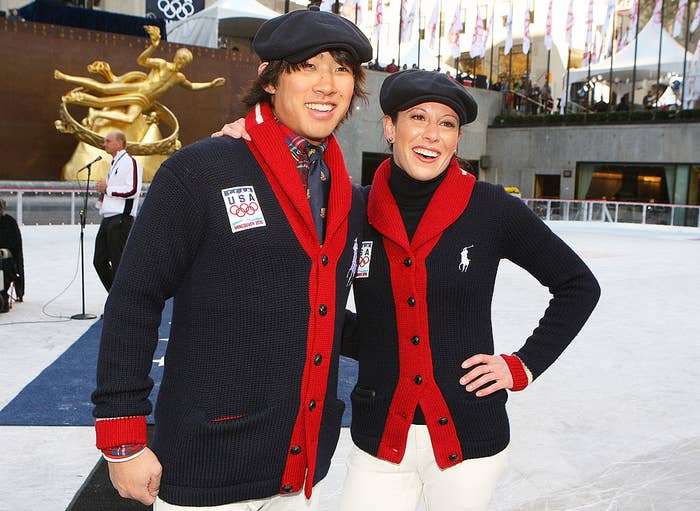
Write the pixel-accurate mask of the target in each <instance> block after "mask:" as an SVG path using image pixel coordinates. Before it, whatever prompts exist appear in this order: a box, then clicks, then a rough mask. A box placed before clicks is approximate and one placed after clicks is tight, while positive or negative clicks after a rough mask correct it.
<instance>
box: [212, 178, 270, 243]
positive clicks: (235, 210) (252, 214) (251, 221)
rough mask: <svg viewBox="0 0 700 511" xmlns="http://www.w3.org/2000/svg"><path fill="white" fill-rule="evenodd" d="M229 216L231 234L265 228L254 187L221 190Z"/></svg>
mask: <svg viewBox="0 0 700 511" xmlns="http://www.w3.org/2000/svg"><path fill="white" fill-rule="evenodd" d="M221 195H222V196H223V198H224V204H225V206H226V213H227V214H228V221H229V225H230V226H231V232H241V231H245V230H247V229H253V228H255V227H264V226H265V225H266V224H265V217H264V216H263V212H262V209H261V207H260V203H259V202H258V198H257V196H256V195H255V189H254V188H253V187H252V186H236V187H234V188H226V189H225V190H221Z"/></svg>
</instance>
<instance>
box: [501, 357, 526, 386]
mask: <svg viewBox="0 0 700 511" xmlns="http://www.w3.org/2000/svg"><path fill="white" fill-rule="evenodd" d="M501 358H503V360H505V361H506V364H508V369H510V375H511V377H512V378H513V388H512V389H510V390H512V391H513V392H517V391H519V390H523V389H524V388H525V387H527V384H528V383H529V382H528V380H527V373H526V372H525V367H523V363H522V361H521V360H520V359H519V358H518V357H516V356H514V355H504V354H503V353H501Z"/></svg>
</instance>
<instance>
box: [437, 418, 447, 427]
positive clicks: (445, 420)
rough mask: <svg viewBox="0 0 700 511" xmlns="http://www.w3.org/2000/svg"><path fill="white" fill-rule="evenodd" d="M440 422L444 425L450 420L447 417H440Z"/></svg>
mask: <svg viewBox="0 0 700 511" xmlns="http://www.w3.org/2000/svg"><path fill="white" fill-rule="evenodd" d="M438 422H439V423H440V426H444V425H445V424H447V423H448V422H449V421H448V420H447V417H440V420H439V421H438Z"/></svg>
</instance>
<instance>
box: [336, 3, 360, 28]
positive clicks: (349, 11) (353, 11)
mask: <svg viewBox="0 0 700 511" xmlns="http://www.w3.org/2000/svg"><path fill="white" fill-rule="evenodd" d="M340 15H341V16H342V17H343V18H346V19H349V20H350V21H352V22H353V23H354V22H355V16H357V2H356V1H354V0H349V1H348V0H346V1H345V2H344V3H343V8H342V9H341V10H340Z"/></svg>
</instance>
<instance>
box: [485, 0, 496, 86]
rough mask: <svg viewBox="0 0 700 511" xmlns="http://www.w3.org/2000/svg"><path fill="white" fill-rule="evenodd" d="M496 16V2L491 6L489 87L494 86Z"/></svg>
mask: <svg viewBox="0 0 700 511" xmlns="http://www.w3.org/2000/svg"><path fill="white" fill-rule="evenodd" d="M487 12H488V11H487ZM495 14H496V2H494V3H493V5H492V6H491V64H490V66H489V87H490V86H491V85H492V84H493V33H494V32H495V30H494V23H495V19H494V18H495Z"/></svg>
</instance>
